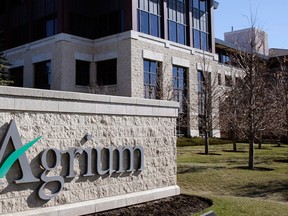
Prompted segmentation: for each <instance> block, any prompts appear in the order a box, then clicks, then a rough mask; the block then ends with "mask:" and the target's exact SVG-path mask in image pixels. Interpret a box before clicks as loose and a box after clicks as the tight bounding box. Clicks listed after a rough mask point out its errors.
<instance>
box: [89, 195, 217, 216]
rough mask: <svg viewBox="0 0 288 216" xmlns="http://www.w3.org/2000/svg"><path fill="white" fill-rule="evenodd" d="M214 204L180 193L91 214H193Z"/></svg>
mask: <svg viewBox="0 0 288 216" xmlns="http://www.w3.org/2000/svg"><path fill="white" fill-rule="evenodd" d="M211 205H212V201H211V200H209V199H206V198H201V197H197V196H192V195H178V196H173V197H168V198H164V199H160V200H156V201H152V202H148V203H143V204H138V205H133V206H129V207H125V208H120V209H115V210H110V211H106V212H100V213H96V214H90V215H89V216H112V215H113V216H122V215H125V216H130V215H131V216H134V215H135V216H136V215H141V216H142V215H171V216H172V215H175V216H176V215H177V216H179V215H181V216H185V215H192V214H193V213H196V212H200V211H202V210H203V209H206V208H208V207H209V206H211Z"/></svg>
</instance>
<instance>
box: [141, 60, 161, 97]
mask: <svg viewBox="0 0 288 216" xmlns="http://www.w3.org/2000/svg"><path fill="white" fill-rule="evenodd" d="M147 66H148V67H147ZM160 68H161V62H158V61H155V60H149V59H144V60H143V76H144V98H148V99H160V95H159V92H160V91H161V89H160V88H161V87H160V82H161V80H160V73H161V70H160Z"/></svg>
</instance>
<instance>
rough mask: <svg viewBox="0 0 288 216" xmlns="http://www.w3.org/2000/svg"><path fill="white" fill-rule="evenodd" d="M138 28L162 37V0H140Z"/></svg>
mask: <svg viewBox="0 0 288 216" xmlns="http://www.w3.org/2000/svg"><path fill="white" fill-rule="evenodd" d="M138 28H139V29H138V30H139V31H140V32H143V33H146V34H149V35H153V36H156V37H161V31H160V0H138Z"/></svg>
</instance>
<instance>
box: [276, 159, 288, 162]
mask: <svg viewBox="0 0 288 216" xmlns="http://www.w3.org/2000/svg"><path fill="white" fill-rule="evenodd" d="M274 161H275V162H278V163H288V160H285V159H283V160H274Z"/></svg>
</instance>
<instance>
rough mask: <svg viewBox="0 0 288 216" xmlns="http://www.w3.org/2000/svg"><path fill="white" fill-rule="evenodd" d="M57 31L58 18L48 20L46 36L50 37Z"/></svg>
mask: <svg viewBox="0 0 288 216" xmlns="http://www.w3.org/2000/svg"><path fill="white" fill-rule="evenodd" d="M56 32H57V19H51V20H47V21H46V36H47V37H50V36H52V35H55V34H56Z"/></svg>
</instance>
